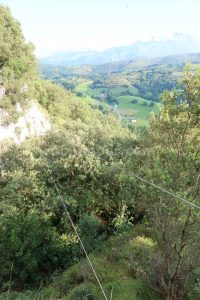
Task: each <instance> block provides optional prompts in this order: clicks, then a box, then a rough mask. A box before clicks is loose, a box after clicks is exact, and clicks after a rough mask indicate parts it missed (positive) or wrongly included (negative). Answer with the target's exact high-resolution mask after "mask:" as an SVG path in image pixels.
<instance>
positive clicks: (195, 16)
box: [0, 0, 200, 57]
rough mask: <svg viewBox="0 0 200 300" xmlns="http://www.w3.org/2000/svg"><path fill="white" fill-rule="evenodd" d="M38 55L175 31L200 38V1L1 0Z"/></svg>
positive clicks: (131, 40)
mask: <svg viewBox="0 0 200 300" xmlns="http://www.w3.org/2000/svg"><path fill="white" fill-rule="evenodd" d="M0 3H1V4H5V5H7V6H9V7H10V8H11V11H12V14H13V16H14V17H15V18H16V19H18V20H19V21H20V23H21V25H22V30H23V33H24V35H25V37H26V39H27V40H28V41H31V42H33V43H34V44H35V46H36V54H37V56H39V57H42V56H47V55H50V54H52V53H54V52H56V51H59V50H71V49H73V50H74V49H104V48H108V47H111V46H116V45H124V44H129V43H131V42H134V41H136V40H141V39H151V38H152V37H158V36H163V35H169V34H172V33H174V32H182V33H189V34H191V35H193V36H196V37H198V38H200V26H199V25H200V17H199V15H200V0H0Z"/></svg>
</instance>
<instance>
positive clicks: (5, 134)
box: [0, 102, 51, 144]
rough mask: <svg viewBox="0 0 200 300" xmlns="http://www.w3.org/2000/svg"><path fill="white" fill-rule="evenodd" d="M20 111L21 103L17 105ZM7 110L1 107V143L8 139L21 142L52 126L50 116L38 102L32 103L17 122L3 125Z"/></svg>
mask: <svg viewBox="0 0 200 300" xmlns="http://www.w3.org/2000/svg"><path fill="white" fill-rule="evenodd" d="M16 110H17V111H20V110H21V108H20V105H17V107H16ZM5 115H6V112H5V111H4V110H3V109H0V143H1V142H2V141H6V140H12V141H13V142H15V143H17V144H20V143H22V142H23V141H24V140H25V139H26V138H27V137H29V136H34V135H35V136H39V135H43V134H44V133H45V132H47V131H48V130H49V129H50V128H51V124H50V122H49V120H48V118H47V117H46V116H45V114H44V113H43V112H42V110H41V109H40V106H39V105H38V104H36V103H34V102H33V103H32V104H31V106H30V108H29V109H27V110H26V112H25V113H24V114H23V115H22V116H21V117H19V118H18V120H17V122H16V123H10V124H9V125H7V126H6V125H3V119H4V117H5Z"/></svg>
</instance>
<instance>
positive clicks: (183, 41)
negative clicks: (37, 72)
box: [40, 33, 200, 66]
mask: <svg viewBox="0 0 200 300" xmlns="http://www.w3.org/2000/svg"><path fill="white" fill-rule="evenodd" d="M198 52H200V40H198V39H197V38H194V37H192V36H190V35H188V34H183V33H175V34H174V35H173V37H172V38H168V39H158V40H150V41H138V42H135V43H133V44H131V45H127V46H121V47H113V48H110V49H107V50H104V51H99V52H98V51H80V52H67V51H66V52H58V53H56V54H54V55H52V56H50V57H47V58H43V59H41V60H40V63H45V64H53V65H68V66H76V65H77V66H78V65H99V64H105V63H110V62H118V61H123V60H124V61H125V60H126V61H127V60H134V59H149V58H156V57H165V56H170V55H179V54H186V53H198Z"/></svg>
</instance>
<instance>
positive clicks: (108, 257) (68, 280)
mask: <svg viewBox="0 0 200 300" xmlns="http://www.w3.org/2000/svg"><path fill="white" fill-rule="evenodd" d="M137 232H138V235H137ZM153 250H154V243H153V242H152V240H151V239H149V238H146V237H144V236H143V235H142V234H140V233H139V230H138V229H137V228H135V227H134V229H133V230H132V231H130V232H128V233H124V234H120V235H117V236H113V237H112V238H111V239H110V240H108V241H107V242H104V243H102V244H101V247H100V248H99V249H97V250H95V251H94V252H93V253H92V254H90V259H91V261H92V262H93V265H94V268H95V270H96V272H97V274H98V276H99V278H100V280H101V283H102V285H103V287H104V290H105V292H106V294H107V297H108V299H112V300H160V297H159V296H158V295H157V294H155V292H153V291H152V290H151V289H150V288H149V287H148V285H147V284H145V281H144V274H145V268H146V264H147V259H148V256H149V255H150V254H151V253H152V251H153ZM88 294H91V295H92V296H91V297H86V296H85V295H88ZM111 295H112V298H111ZM0 299H6V298H0ZM11 299H17V300H22V299H37V300H47V299H48V300H74V299H81V300H84V299H87V300H89V299H91V300H94V299H95V300H102V299H103V296H102V292H101V290H100V288H99V286H98V284H97V283H96V280H95V278H94V274H93V273H92V271H91V268H90V267H89V265H88V262H87V261H86V260H85V259H83V260H82V261H80V262H79V263H76V264H74V265H73V266H72V267H71V268H69V269H68V270H66V271H65V272H64V273H63V274H60V275H56V276H55V277H54V278H53V282H52V283H51V284H49V285H48V286H46V287H42V288H41V289H40V290H37V291H34V292H30V291H27V292H26V293H21V294H20V293H18V294H16V293H15V295H14V294H13V295H12V294H11V295H10V300H11Z"/></svg>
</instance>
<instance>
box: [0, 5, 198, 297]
mask: <svg viewBox="0 0 200 300" xmlns="http://www.w3.org/2000/svg"><path fill="white" fill-rule="evenodd" d="M163 72H164V71H163ZM152 74H153V75H152V76H155V74H154V73H153V72H152ZM181 78H183V79H182V81H181V82H180V87H178V88H177V89H174V90H171V91H166V92H164V93H163V95H162V97H161V98H162V100H161V101H162V106H161V110H160V111H159V112H157V114H155V115H152V117H151V119H150V124H149V126H148V127H145V128H140V127H139V128H140V129H139V130H136V129H135V127H134V126H129V127H127V126H124V124H123V122H120V120H119V119H118V118H117V117H116V115H115V112H112V111H111V110H110V109H107V108H106V106H105V107H104V108H103V109H102V111H100V110H99V109H96V108H95V104H96V105H97V104H98V105H99V102H96V103H95V102H93V103H92V104H93V105H91V102H90V101H89V100H90V99H88V101H87V97H83V95H81V94H80V93H78V92H80V90H76V93H75V92H71V91H70V90H71V89H69V91H66V90H64V89H63V88H61V87H58V86H56V85H53V84H52V83H50V82H49V81H45V80H42V79H41V78H40V76H39V75H38V73H37V67H36V62H35V58H34V55H33V47H32V46H31V45H29V44H26V43H25V40H24V38H23V36H22V33H21V29H20V25H19V23H18V22H17V21H16V20H14V19H13V17H12V16H11V13H10V11H9V9H7V8H5V7H4V6H0V91H4V92H2V95H1V99H0V108H1V110H2V111H3V112H5V113H4V114H1V116H0V118H4V116H6V124H9V123H10V122H16V120H17V119H18V117H19V114H18V112H17V110H16V106H17V104H20V106H21V107H22V108H23V110H22V111H21V112H20V114H23V112H24V110H25V109H26V108H27V107H28V106H29V105H30V103H32V102H34V103H37V104H38V105H40V106H41V108H42V109H43V111H44V112H45V114H46V117H47V118H48V120H49V121H50V122H51V129H50V130H49V131H48V132H46V134H45V135H43V136H29V137H28V138H27V139H26V140H25V141H24V142H23V143H21V144H14V143H11V142H9V143H8V142H1V145H0V146H1V147H0V154H1V159H0V190H1V193H0V265H1V268H0V299H18V300H22V299H45V300H47V299H55V300H56V299H57V300H59V299H62V300H64V299H71V300H72V299H82V300H84V299H88V300H89V299H104V298H105V297H104V296H103V294H102V291H101V289H100V288H99V285H98V283H97V281H96V279H95V277H94V274H93V272H92V269H91V267H90V265H89V264H88V261H87V260H86V258H85V253H84V252H83V251H82V248H81V247H80V243H79V240H78V238H77V234H76V231H77V233H78V234H79V235H80V238H81V240H82V242H83V244H84V246H85V249H86V252H87V253H88V254H89V257H90V259H91V261H92V263H93V265H94V269H95V271H96V272H97V274H98V276H99V279H100V282H101V283H102V286H103V289H104V291H105V293H106V297H107V299H117V300H128V299H129V300H134V299H136V300H143V299H144V300H147V299H149V300H150V299H155V300H156V299H168V300H184V299H191V300H193V299H196V300H198V299H199V297H200V257H199V251H200V246H199V245H200V237H199V225H200V173H199V172H200V126H199V124H200V102H199V99H200V73H199V71H198V70H195V71H194V70H193V69H191V68H189V67H187V68H186V69H185V71H184V73H183V75H181ZM76 79H77V78H76ZM104 79H105V80H107V77H105V78H104ZM87 80H88V78H87ZM100 80H101V78H100ZM120 80H122V78H121V79H120ZM92 84H94V82H92ZM96 84H97V82H96ZM99 84H102V83H101V82H100V83H99ZM173 84H174V83H173V82H172V83H169V85H170V86H169V87H168V88H171V85H172V86H174V85H173ZM83 87H84V86H82V88H83ZM90 89H91V90H92V86H90ZM106 89H107V92H106V93H107V96H108V95H109V87H108V86H107V87H106ZM132 89H134V88H132ZM135 89H136V88H135ZM72 90H73V89H72ZM121 92H122V91H121ZM112 94H113V93H112V87H110V95H111V96H112ZM126 96H127V95H126ZM129 96H130V95H129ZM131 96H132V95H131ZM117 97H123V95H120V96H117ZM91 98H92V97H91ZM92 99H93V100H94V98H92ZM95 100H96V101H99V99H95ZM107 101H108V100H107ZM100 103H102V102H101V101H100ZM104 104H105V103H104ZM105 105H106V104H105ZM1 121H2V120H1ZM3 121H5V120H3ZM148 182H149V183H150V184H149V183H148ZM151 183H152V184H153V185H152V184H151ZM159 187H162V188H163V189H164V190H163V189H160V188H159ZM166 190H167V191H169V193H166ZM173 193H174V194H175V195H176V197H174V195H173ZM63 203H64V205H63ZM65 207H67V210H68V212H69V215H70V216H71V219H72V221H73V224H74V226H75V229H76V231H75V230H74V228H73V227H72V226H71V224H70V220H69V215H68V214H67V213H66V209H65ZM105 299H106V298H105Z"/></svg>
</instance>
